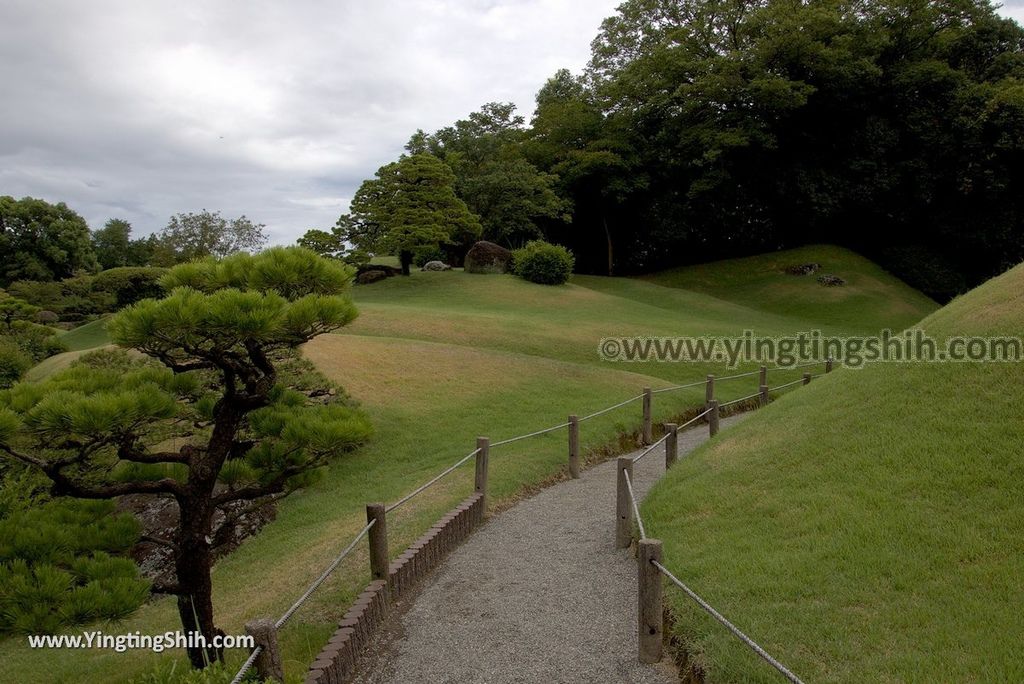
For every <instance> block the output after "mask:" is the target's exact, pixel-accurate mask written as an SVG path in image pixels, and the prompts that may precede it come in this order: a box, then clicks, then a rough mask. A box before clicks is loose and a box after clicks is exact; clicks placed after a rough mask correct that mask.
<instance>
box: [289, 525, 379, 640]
mask: <svg viewBox="0 0 1024 684" xmlns="http://www.w3.org/2000/svg"><path fill="white" fill-rule="evenodd" d="M376 522H377V521H376V520H371V521H370V522H368V523H366V525H364V526H363V529H361V530H359V534H357V535H356V536H355V539H353V540H352V541H351V542H349V545H348V546H346V547H345V549H344V550H343V551H342V552H341V553H340V554H338V557H337V558H335V559H334V560H333V561H331V564H330V565H328V566H327V569H326V570H324V571H323V572H322V573H320V576H319V577H317V578H316V579H315V580H313V583H312V584H310V585H309V588H308V589H306V591H305V592H303V594H302V596H300V597H299V599H298V600H297V601H296V602H295V603H293V604H292V605H291V607H290V608H289V609H288V610H286V611H285V612H284V615H282V616H281V617H280V618H279V619H278V620H277V622H275V623H274V627H276V628H277V629H281V628H282V627H284V625H285V623H286V622H288V620H290V619H291V617H292V615H295V611H297V610H298V609H299V608H301V607H302V604H304V603H305V602H306V601H308V600H309V597H310V596H312V595H313V592H314V591H316V590H317V589H319V588H320V585H321V584H323V583H324V582H326V581H327V578H328V577H330V576H331V573H333V572H334V571H335V570H336V569H337V567H338V566H339V565H341V561H343V560H345V556H347V555H348V554H350V553H351V552H352V549H354V548H355V547H356V544H358V543H359V542H360V540H362V538H363V537H365V536H366V534H367V533H368V532H369V531H370V528H371V527H373V525H374V523H376Z"/></svg>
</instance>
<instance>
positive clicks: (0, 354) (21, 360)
mask: <svg viewBox="0 0 1024 684" xmlns="http://www.w3.org/2000/svg"><path fill="white" fill-rule="evenodd" d="M31 367H32V359H30V358H29V357H28V355H27V354H26V353H25V352H23V351H22V350H21V349H20V348H19V347H18V345H17V344H15V343H14V342H13V341H12V340H11V339H10V338H7V337H0V388H7V387H10V386H11V385H13V384H14V383H16V382H18V380H21V376H23V375H25V373H26V372H28V369H29V368H31Z"/></svg>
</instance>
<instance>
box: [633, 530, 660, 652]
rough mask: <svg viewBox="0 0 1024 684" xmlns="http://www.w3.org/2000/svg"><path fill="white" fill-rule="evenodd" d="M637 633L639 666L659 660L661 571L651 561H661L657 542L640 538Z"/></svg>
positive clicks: (658, 542)
mask: <svg viewBox="0 0 1024 684" xmlns="http://www.w3.org/2000/svg"><path fill="white" fill-rule="evenodd" d="M637 551H638V553H637V566H638V567H637V634H638V636H639V649H638V650H639V653H638V655H639V657H640V662H641V663H656V662H658V661H660V660H661V648H662V640H663V639H664V634H663V630H664V622H663V621H664V617H663V615H662V597H661V572H660V571H659V570H658V568H656V567H654V564H653V563H652V562H651V561H658V562H659V563H660V562H661V541H660V540H658V539H642V540H640V544H639V545H638V547H637Z"/></svg>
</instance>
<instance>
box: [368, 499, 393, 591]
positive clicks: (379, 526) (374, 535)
mask: <svg viewBox="0 0 1024 684" xmlns="http://www.w3.org/2000/svg"><path fill="white" fill-rule="evenodd" d="M371 520H376V521H377V522H375V523H374V524H373V527H371V528H370V533H369V539H370V574H371V575H372V576H373V579H375V580H379V579H382V580H386V579H387V578H388V522H387V513H386V511H385V508H384V504H382V503H374V504H367V505H366V522H370V521H371Z"/></svg>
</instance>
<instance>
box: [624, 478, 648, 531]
mask: <svg viewBox="0 0 1024 684" xmlns="http://www.w3.org/2000/svg"><path fill="white" fill-rule="evenodd" d="M622 475H623V477H625V478H626V489H627V490H629V502H630V503H631V504H632V505H633V515H634V516H635V517H636V526H637V528H639V530H640V539H647V532H646V531H645V530H644V519H643V518H641V517H640V508H639V507H638V506H637V505H636V494H634V493H633V478H631V477H630V476H629V471H628V470H626V469H623V470H622Z"/></svg>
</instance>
